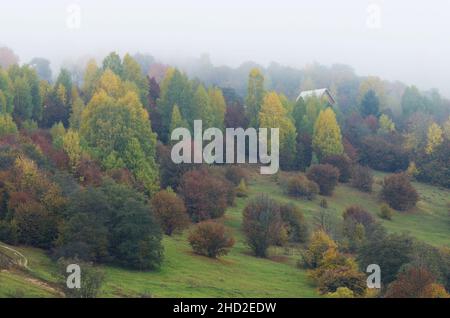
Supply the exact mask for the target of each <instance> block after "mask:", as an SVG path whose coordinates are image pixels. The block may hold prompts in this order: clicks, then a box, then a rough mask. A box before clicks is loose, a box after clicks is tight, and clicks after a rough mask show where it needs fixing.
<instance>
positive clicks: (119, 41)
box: [0, 0, 450, 97]
mask: <svg viewBox="0 0 450 318" xmlns="http://www.w3.org/2000/svg"><path fill="white" fill-rule="evenodd" d="M0 1H1V5H0V45H6V46H8V47H10V48H12V49H13V50H14V51H15V52H16V53H17V54H18V55H19V57H20V59H21V62H28V61H29V60H30V59H31V58H32V57H36V56H40V57H46V58H48V59H50V60H51V61H52V65H53V67H56V66H58V65H60V63H61V62H62V61H64V60H66V59H69V58H71V59H74V58H78V57H81V56H87V55H89V56H98V57H100V56H102V55H105V54H107V53H108V52H109V51H112V50H115V51H118V52H119V53H125V52H131V53H135V52H138V51H139V52H142V53H150V54H152V55H153V56H155V57H156V58H158V59H160V60H162V61H170V60H173V59H176V58H183V57H198V56H200V55H201V54H203V53H208V54H209V56H210V58H211V61H212V62H213V64H215V65H222V64H226V65H230V66H237V65H239V64H240V63H242V62H244V61H248V60H252V61H255V62H257V63H260V64H262V65H267V64H268V63H269V62H271V61H275V62H278V63H281V64H285V65H290V66H296V67H301V66H304V65H305V64H306V63H311V62H314V61H316V62H318V63H321V64H324V65H331V64H333V63H345V64H349V65H351V66H353V68H354V69H355V71H356V72H357V74H358V75H378V76H380V77H382V78H385V79H389V80H401V81H403V82H405V83H407V84H416V85H417V86H418V87H419V88H421V89H430V88H437V89H439V91H440V92H441V93H442V94H444V95H446V96H447V97H450V85H449V83H450V58H449V56H450V41H449V33H450V32H449V31H450V1H448V0H433V1H427V2H426V1H418V0H389V1H387V0H384V1H383V0H376V1H367V0H343V1H336V0H334V1H332V0H329V1H328V0H315V1H301V0H276V1H275V0H272V1H266V0H227V1H221V2H220V3H219V1H212V0H209V1H208V0H196V1H195V0H190V1H187V0H164V1H162V0H160V1H154V0H146V1H144V0H141V1H139V0H120V1H119V0H108V1H107V0H90V1H88V0H79V1H74V0H72V1H64V0H40V1H32V0H30V1H24V0H15V1H10V0H0ZM74 4H75V6H74ZM78 9H79V10H80V11H79V15H78Z"/></svg>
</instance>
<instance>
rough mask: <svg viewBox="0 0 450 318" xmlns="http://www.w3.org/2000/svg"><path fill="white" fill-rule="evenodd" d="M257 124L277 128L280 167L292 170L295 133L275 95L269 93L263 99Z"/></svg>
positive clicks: (290, 121)
mask: <svg viewBox="0 0 450 318" xmlns="http://www.w3.org/2000/svg"><path fill="white" fill-rule="evenodd" d="M259 124H260V127H262V128H279V138H280V140H279V147H280V165H281V167H282V168H283V169H286V170H289V169H292V168H294V165H295V158H296V138H297V132H296V130H295V126H294V123H293V122H292V120H291V119H290V118H289V117H288V116H287V112H286V109H285V108H284V107H283V105H282V103H281V101H280V98H279V96H278V95H277V93H275V92H270V93H267V94H266V96H265V97H264V101H263V104H262V107H261V111H260V113H259Z"/></svg>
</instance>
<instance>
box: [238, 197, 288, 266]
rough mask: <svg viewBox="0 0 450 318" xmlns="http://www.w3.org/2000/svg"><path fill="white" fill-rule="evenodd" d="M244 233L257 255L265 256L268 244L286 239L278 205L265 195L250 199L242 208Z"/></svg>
mask: <svg viewBox="0 0 450 318" xmlns="http://www.w3.org/2000/svg"><path fill="white" fill-rule="evenodd" d="M243 228H244V234H245V236H246V239H247V244H248V245H249V246H250V248H251V249H252V250H253V252H254V253H255V255H256V256H257V257H266V256H267V249H268V247H269V246H270V245H273V244H276V243H279V242H282V241H284V240H286V239H287V233H286V229H285V228H284V227H283V221H282V218H281V214H280V206H279V204H278V203H277V202H275V201H274V200H272V199H270V198H269V197H268V196H266V195H260V196H258V197H257V198H255V199H253V200H252V201H250V202H249V203H248V204H247V206H246V207H245V209H244V220H243Z"/></svg>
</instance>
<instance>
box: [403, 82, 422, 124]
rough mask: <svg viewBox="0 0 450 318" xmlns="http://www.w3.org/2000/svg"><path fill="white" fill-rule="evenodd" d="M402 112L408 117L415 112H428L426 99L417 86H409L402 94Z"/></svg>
mask: <svg viewBox="0 0 450 318" xmlns="http://www.w3.org/2000/svg"><path fill="white" fill-rule="evenodd" d="M401 105H402V112H403V115H404V116H406V117H408V116H410V115H412V114H413V113H415V112H426V103H425V99H424V98H423V97H422V95H421V94H420V92H419V90H418V89H417V87H415V86H411V87H407V88H406V89H405V91H404V93H403V96H402V101H401Z"/></svg>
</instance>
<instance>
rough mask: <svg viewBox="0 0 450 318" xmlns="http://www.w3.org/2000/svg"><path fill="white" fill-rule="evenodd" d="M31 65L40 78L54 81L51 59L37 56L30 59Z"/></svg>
mask: <svg viewBox="0 0 450 318" xmlns="http://www.w3.org/2000/svg"><path fill="white" fill-rule="evenodd" d="M30 66H31V67H32V68H34V69H35V70H36V73H37V75H38V76H39V78H40V79H43V80H45V81H47V82H51V81H52V70H51V69H50V61H49V60H47V59H45V58H42V57H35V58H33V59H32V60H31V61H30Z"/></svg>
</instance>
